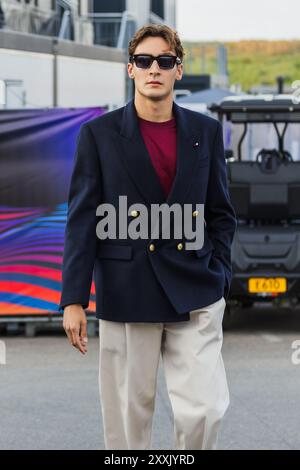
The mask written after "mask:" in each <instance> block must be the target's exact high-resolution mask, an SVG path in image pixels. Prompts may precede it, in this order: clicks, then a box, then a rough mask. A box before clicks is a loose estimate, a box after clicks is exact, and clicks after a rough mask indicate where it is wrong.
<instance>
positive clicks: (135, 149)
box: [120, 100, 202, 205]
mask: <svg viewBox="0 0 300 470" xmlns="http://www.w3.org/2000/svg"><path fill="white" fill-rule="evenodd" d="M173 113H174V116H175V119H176V127H177V144H176V149H177V159H176V175H175V178H174V181H173V185H172V188H171V190H170V193H169V195H168V196H167V198H166V197H165V194H164V192H163V188H162V187H161V184H160V180H159V177H158V175H157V173H156V170H155V168H154V167H153V165H152V162H151V158H150V155H149V153H148V150H147V147H146V145H145V143H144V140H143V137H142V135H141V133H140V130H139V123H138V116H137V113H136V109H135V105H134V100H131V101H130V102H129V103H128V104H127V105H126V106H125V107H124V111H123V118H122V125H121V132H120V133H121V136H122V148H123V152H122V155H121V157H122V159H123V161H124V164H125V166H126V169H127V171H128V173H129V175H130V176H131V178H132V180H133V182H134V184H135V185H136V187H137V189H138V191H139V192H140V194H141V195H142V197H143V198H144V200H145V201H146V202H147V203H150V204H151V203H152V204H155V203H156V204H162V203H167V204H168V205H172V204H173V203H175V202H178V203H180V202H184V197H185V194H186V193H187V191H188V189H189V185H190V182H191V179H192V178H193V176H194V175H195V171H196V166H197V163H198V162H199V160H201V153H202V152H201V140H202V139H201V134H202V130H201V129H197V130H194V129H193V128H191V123H190V122H189V121H188V118H187V112H186V110H185V109H184V108H182V107H180V106H178V105H177V104H176V103H175V102H173ZM199 150H200V154H199Z"/></svg>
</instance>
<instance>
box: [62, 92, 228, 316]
mask: <svg viewBox="0 0 300 470" xmlns="http://www.w3.org/2000/svg"><path fill="white" fill-rule="evenodd" d="M173 113H174V116H175V119H176V126H177V161H176V176H175V179H174V182H173V186H172V188H171V191H170V193H169V194H168V196H167V197H165V195H164V192H163V188H162V186H161V184H160V180H159V177H158V175H157V173H156V171H155V169H154V167H153V165H152V162H151V158H150V155H149V153H148V151H147V148H146V146H145V143H144V140H143V138H142V135H141V132H140V130H139V125H138V116H137V112H136V108H135V104H134V100H131V101H129V102H128V103H127V104H126V105H125V106H123V107H121V108H119V109H116V110H113V111H110V112H108V113H106V114H104V115H102V116H100V117H97V118H95V119H93V120H90V121H88V122H86V123H84V124H83V125H82V126H81V128H80V132H79V134H78V137H77V143H76V152H75V157H74V167H73V172H72V177H71V182H70V187H69V195H68V214H67V223H66V229H65V240H64V255H63V272H62V293H61V301H60V305H59V309H60V310H61V311H62V310H63V308H64V307H65V306H66V305H68V304H73V303H76V304H81V305H82V306H83V308H87V307H88V305H89V298H90V290H91V283H92V280H93V279H94V281H95V289H96V317H97V318H99V319H100V318H101V319H105V320H112V321H121V322H124V321H129V322H161V321H182V320H188V319H189V318H190V316H189V312H190V311H191V310H194V309H197V308H200V307H203V306H206V305H209V304H211V303H213V302H216V301H217V300H218V299H220V298H221V297H222V296H224V297H225V299H227V297H228V292H229V288H230V283H231V277H232V271H231V244H232V241H233V237H234V233H235V230H236V224H237V220H236V214H235V211H234V209H233V207H232V205H231V201H230V198H229V192H228V185H227V171H226V160H225V156H224V144H223V132H222V125H221V124H220V122H219V121H217V120H216V119H214V118H212V117H209V116H206V115H204V114H201V113H197V112H194V111H191V110H188V109H185V108H182V107H180V106H178V105H177V104H176V103H175V102H173ZM121 195H122V196H127V205H128V207H130V205H132V204H136V203H141V204H143V205H144V206H146V207H147V208H148V209H149V213H150V207H151V205H152V204H163V203H166V204H168V205H169V206H171V205H172V204H174V203H177V204H179V205H180V206H182V207H183V205H184V204H191V207H192V208H193V210H194V209H195V208H196V204H204V214H203V215H204V220H205V224H204V243H203V246H202V247H201V248H200V249H193V250H187V249H185V243H186V241H188V240H187V239H185V236H184V234H183V237H182V239H181V240H178V239H176V238H175V237H172V236H171V237H170V239H165V238H162V237H158V238H154V239H151V235H153V234H151V233H150V235H149V237H148V238H147V239H143V238H137V239H131V238H125V239H124V238H120V237H117V238H115V239H113V238H109V239H104V240H103V239H100V238H98V237H97V234H96V226H97V223H98V222H99V217H97V215H96V209H97V207H98V206H99V205H100V204H102V203H109V204H112V205H113V206H114V207H115V208H116V215H117V218H118V206H119V196H121ZM134 216H136V213H134V212H131V213H129V214H126V217H127V221H128V224H129V223H130V221H131V220H133V217H134ZM171 235H172V234H171ZM93 276H94V277H93Z"/></svg>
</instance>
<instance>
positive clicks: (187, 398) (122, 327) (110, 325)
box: [99, 297, 229, 450]
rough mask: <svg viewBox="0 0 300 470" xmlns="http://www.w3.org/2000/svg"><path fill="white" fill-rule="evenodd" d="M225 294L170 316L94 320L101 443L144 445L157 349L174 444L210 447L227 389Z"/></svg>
mask: <svg viewBox="0 0 300 470" xmlns="http://www.w3.org/2000/svg"><path fill="white" fill-rule="evenodd" d="M225 305H226V302H225V299H224V297H221V299H219V300H218V301H217V302H214V303H213V304H211V305H208V306H207V307H202V308H200V309H197V310H192V311H191V312H190V320H188V321H183V322H172V323H137V322H135V323H130V322H128V323H120V322H113V321H106V320H99V322H100V324H99V337H100V354H99V391H100V402H101V410H102V420H103V428H104V441H105V448H106V449H119V450H122V449H134V450H137V449H150V445H151V431H152V417H153V413H154V405H155V394H156V383H157V372H158V365H159V359H160V354H161V357H162V364H163V368H164V373H165V378H166V384H167V389H168V394H169V398H170V401H171V405H172V410H173V415H174V439H175V443H174V445H175V447H174V449H176V450H182V449H183V450H185V449H189V450H200V449H202V450H204V449H205V450H208V449H216V446H217V436H218V431H219V426H220V423H221V419H222V417H223V415H224V413H225V411H226V409H227V408H228V406H229V391H228V386H227V380H226V373H225V369H224V364H223V359H222V354H221V348H222V342H223V330H222V319H223V315H224V309H225Z"/></svg>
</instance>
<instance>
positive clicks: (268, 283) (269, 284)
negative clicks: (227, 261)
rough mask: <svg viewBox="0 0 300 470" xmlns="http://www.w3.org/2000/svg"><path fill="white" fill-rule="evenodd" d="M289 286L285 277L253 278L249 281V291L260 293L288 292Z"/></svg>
mask: <svg viewBox="0 0 300 470" xmlns="http://www.w3.org/2000/svg"><path fill="white" fill-rule="evenodd" d="M286 290H287V285H286V279H285V278H284V277H251V278H250V279H249V280H248V291H249V292H252V293H258V292H271V293H272V292H276V293H278V292H286Z"/></svg>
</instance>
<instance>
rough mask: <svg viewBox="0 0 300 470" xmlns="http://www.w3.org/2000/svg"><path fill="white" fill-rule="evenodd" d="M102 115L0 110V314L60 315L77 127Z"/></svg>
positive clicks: (88, 110) (83, 111)
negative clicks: (69, 197) (64, 247)
mask: <svg viewBox="0 0 300 470" xmlns="http://www.w3.org/2000/svg"><path fill="white" fill-rule="evenodd" d="M105 112H106V109H105V108H99V107H98V108H79V109H63V108H61V109H45V110H16V111H14V110H11V111H0V315H27V314H30V315H32V314H48V313H49V312H54V313H57V314H58V313H59V312H58V304H59V301H60V293H61V266H62V256H63V242H64V230H65V223H66V217H67V197H68V189H69V183H70V179H71V173H72V168H73V158H74V154H75V146H76V139H77V136H78V132H79V128H80V126H81V124H82V123H84V122H86V121H89V120H90V119H93V118H95V117H97V116H100V115H101V114H103V113H105ZM89 310H92V311H94V310H95V287H94V283H93V284H92V289H91V301H90V305H89Z"/></svg>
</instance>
